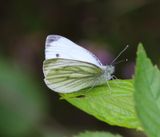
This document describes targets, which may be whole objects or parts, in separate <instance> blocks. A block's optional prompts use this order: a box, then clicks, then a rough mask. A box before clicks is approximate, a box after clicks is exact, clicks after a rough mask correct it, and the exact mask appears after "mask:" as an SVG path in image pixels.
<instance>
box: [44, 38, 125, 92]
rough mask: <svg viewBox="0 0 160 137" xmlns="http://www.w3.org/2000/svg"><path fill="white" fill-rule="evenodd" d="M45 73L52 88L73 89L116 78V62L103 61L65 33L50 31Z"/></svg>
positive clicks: (48, 84) (46, 48)
mask: <svg viewBox="0 0 160 137" xmlns="http://www.w3.org/2000/svg"><path fill="white" fill-rule="evenodd" d="M121 53H122V52H121ZM121 53H120V54H121ZM120 54H119V55H120ZM115 59H116V58H115ZM43 73H44V77H45V78H44V81H45V83H46V85H47V86H48V88H50V89H51V90H53V91H55V92H59V93H71V92H76V91H79V90H81V89H85V88H89V87H93V86H97V85H102V84H105V83H106V82H107V81H108V80H110V79H112V74H113V73H114V66H113V65H103V64H102V63H101V62H100V60H99V59H98V58H97V57H96V56H95V55H94V54H92V53H91V52H90V51H88V50H86V49H85V48H82V47H81V46H79V45H77V44H75V43H74V42H72V41H71V40H69V39H67V38H65V37H63V36H60V35H49V36H47V38H46V42H45V60H44V62H43Z"/></svg>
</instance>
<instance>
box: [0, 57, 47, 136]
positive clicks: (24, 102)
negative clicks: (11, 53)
mask: <svg viewBox="0 0 160 137" xmlns="http://www.w3.org/2000/svg"><path fill="white" fill-rule="evenodd" d="M0 62H1V65H0V131H1V132H0V136H5V137H8V136H9V137H14V136H15V137H18V136H24V135H25V136H26V135H31V134H32V133H31V132H32V131H33V132H34V131H35V130H36V126H38V124H39V122H40V121H41V120H42V118H43V117H44V115H45V113H44V112H45V106H46V105H45V103H44V101H45V97H44V95H42V94H41V92H40V90H39V88H38V87H37V85H35V83H36V82H34V81H33V80H32V79H31V78H30V75H29V74H27V73H26V72H25V71H24V70H21V69H18V66H17V65H16V68H15V66H14V65H13V64H12V63H8V61H6V60H2V58H1V59H0Z"/></svg>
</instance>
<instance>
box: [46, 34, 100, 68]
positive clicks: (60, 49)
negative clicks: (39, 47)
mask: <svg viewBox="0 0 160 137" xmlns="http://www.w3.org/2000/svg"><path fill="white" fill-rule="evenodd" d="M52 58H64V59H72V60H79V61H84V62H88V63H91V64H95V65H96V66H102V64H101V62H100V61H99V59H98V58H97V57H96V56H95V55H94V54H92V53H91V52H89V51H88V50H86V49H84V48H82V47H80V46H79V45H77V44H75V43H73V42H72V41H70V40H69V39H67V38H65V37H62V36H59V35H49V36H48V37H47V39H46V44H45V59H46V60H47V59H52Z"/></svg>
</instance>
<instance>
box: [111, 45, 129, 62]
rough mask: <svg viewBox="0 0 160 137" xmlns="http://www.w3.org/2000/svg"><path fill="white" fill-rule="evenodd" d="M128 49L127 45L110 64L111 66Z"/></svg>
mask: <svg viewBox="0 0 160 137" xmlns="http://www.w3.org/2000/svg"><path fill="white" fill-rule="evenodd" d="M128 47H129V45H127V46H126V47H125V48H124V49H123V50H122V51H121V52H120V53H119V54H118V55H117V57H116V58H115V59H114V60H113V61H112V62H111V65H112V64H113V63H114V62H115V61H116V60H117V59H118V58H119V57H120V56H121V54H122V53H123V52H124V51H125V50H126V49H127V48H128Z"/></svg>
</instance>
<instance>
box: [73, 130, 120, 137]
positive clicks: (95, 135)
mask: <svg viewBox="0 0 160 137" xmlns="http://www.w3.org/2000/svg"><path fill="white" fill-rule="evenodd" d="M73 137H122V136H120V135H114V134H111V133H107V132H97V131H95V132H89V131H86V132H84V133H80V134H79V135H76V136H73Z"/></svg>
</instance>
